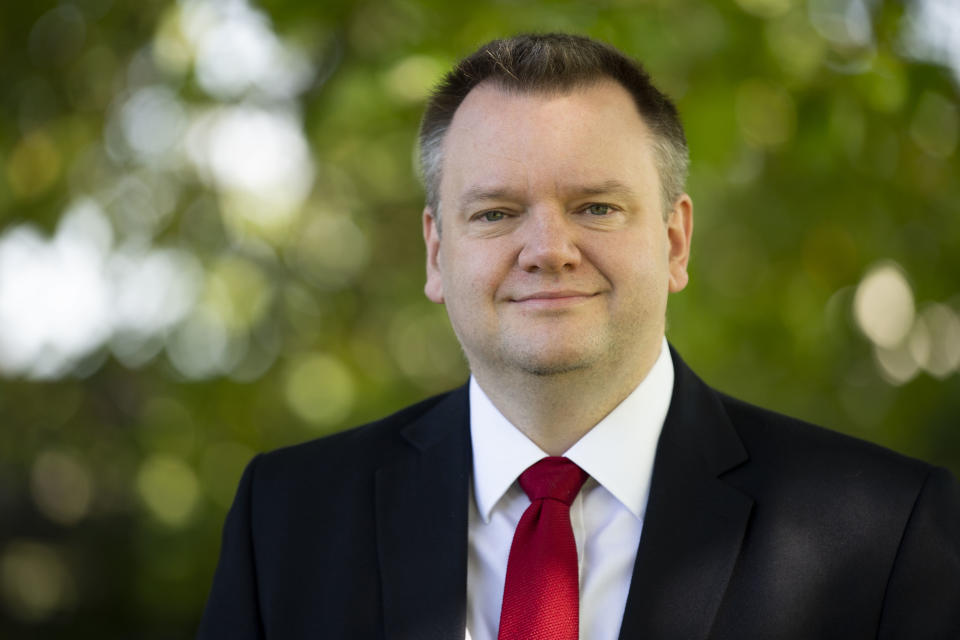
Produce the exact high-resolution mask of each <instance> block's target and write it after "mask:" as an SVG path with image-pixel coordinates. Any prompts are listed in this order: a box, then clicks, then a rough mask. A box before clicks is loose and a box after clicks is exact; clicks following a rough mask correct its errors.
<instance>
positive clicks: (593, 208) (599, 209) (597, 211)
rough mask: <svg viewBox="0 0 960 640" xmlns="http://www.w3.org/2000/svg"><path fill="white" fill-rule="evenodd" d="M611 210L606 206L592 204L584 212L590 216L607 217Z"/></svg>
mask: <svg viewBox="0 0 960 640" xmlns="http://www.w3.org/2000/svg"><path fill="white" fill-rule="evenodd" d="M612 210H613V207H611V206H610V205H608V204H600V203H594V204H591V205H589V206H588V207H587V208H586V209H585V211H586V212H587V213H589V214H590V215H592V216H605V215H608V214H609V213H610V212H611V211H612Z"/></svg>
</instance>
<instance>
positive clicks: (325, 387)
mask: <svg viewBox="0 0 960 640" xmlns="http://www.w3.org/2000/svg"><path fill="white" fill-rule="evenodd" d="M284 391H285V393H286V398H287V403H288V404H289V405H290V408H291V409H292V410H293V412H294V413H295V414H296V415H297V416H299V417H300V418H301V419H303V420H304V421H306V422H308V423H310V424H313V425H317V426H320V427H325V426H334V425H337V424H339V423H340V422H342V421H343V420H345V419H346V418H347V417H348V416H349V415H350V411H351V410H352V409H353V403H354V399H355V396H356V385H355V383H354V381H353V376H352V375H351V373H350V371H349V370H348V369H347V367H346V366H344V364H343V363H341V362H340V361H339V360H338V359H337V358H335V357H333V356H331V355H327V354H323V353H310V354H305V355H302V356H300V357H299V358H297V359H296V360H294V361H293V362H292V363H291V364H290V366H289V368H288V369H287V376H286V385H285V387H284Z"/></svg>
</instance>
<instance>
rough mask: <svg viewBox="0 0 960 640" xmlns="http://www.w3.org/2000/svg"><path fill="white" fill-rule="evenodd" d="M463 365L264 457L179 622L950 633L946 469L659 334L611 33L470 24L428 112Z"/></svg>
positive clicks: (955, 533)
mask: <svg viewBox="0 0 960 640" xmlns="http://www.w3.org/2000/svg"><path fill="white" fill-rule="evenodd" d="M421 157H422V165H423V173H424V180H425V184H426V188H427V206H426V208H425V210H424V213H423V231H424V238H425V241H426V246H427V282H426V288H425V291H426V294H427V296H428V297H429V298H430V299H431V300H433V301H434V302H438V303H443V304H445V305H446V308H447V312H448V314H449V316H450V321H451V324H452V325H453V328H454V331H455V332H456V335H457V337H458V339H459V341H460V343H461V345H462V347H463V351H464V353H465V354H466V357H467V360H468V362H469V365H470V369H471V373H472V376H471V379H470V382H469V385H467V386H466V387H463V388H461V389H458V390H456V391H453V392H451V393H449V394H446V395H444V396H440V397H437V398H432V399H430V400H427V401H424V402H422V403H420V404H418V405H415V406H413V407H409V408H407V409H404V410H403V411H401V412H399V413H397V414H395V415H393V416H390V417H388V418H385V419H384V420H381V421H379V422H376V423H373V424H370V425H367V426H364V427H361V428H359V429H355V430H351V431H347V432H344V433H341V434H338V435H335V436H332V437H330V438H326V439H322V440H318V441H314V442H310V443H307V444H304V445H300V446H297V447H292V448H288V449H285V450H281V451H277V452H273V453H270V454H266V455H262V456H258V457H257V458H256V459H255V460H254V461H253V462H251V464H250V466H249V467H248V469H247V470H246V472H245V474H244V477H243V479H242V480H241V483H240V489H239V491H238V494H237V498H236V502H235V504H234V506H233V508H232V510H231V512H230V515H229V516H228V519H227V524H226V526H225V530H224V540H223V550H222V554H221V560H220V565H219V567H218V569H217V575H216V578H215V580H214V585H213V590H212V593H211V596H210V600H209V602H208V605H207V609H206V612H205V616H204V620H203V623H202V625H201V630H200V634H199V637H201V638H307V637H311V638H410V639H414V638H416V639H425V638H437V639H440V638H451V639H452V638H463V637H465V635H468V636H470V637H472V638H474V640H481V639H482V640H488V639H493V638H500V639H501V640H506V639H507V638H577V637H578V636H579V637H581V638H587V639H589V640H606V639H611V640H612V639H614V638H618V637H619V638H623V639H626V638H645V639H653V638H684V639H689V638H844V639H847V638H874V637H879V638H949V637H960V489H958V486H957V483H956V481H955V480H954V479H953V478H952V477H951V476H950V475H949V473H947V472H946V471H944V470H941V469H935V468H932V467H930V466H928V465H926V464H924V463H921V462H918V461H914V460H910V459H907V458H904V457H902V456H899V455H897V454H894V453H892V452H890V451H886V450H884V449H881V448H879V447H876V446H874V445H870V444H867V443H864V442H860V441H856V440H853V439H851V438H847V437H845V436H841V435H839V434H835V433H832V432H829V431H825V430H822V429H819V428H817V427H813V426H810V425H807V424H803V423H801V422H799V421H796V420H792V419H790V418H786V417H784V416H780V415H777V414H774V413H771V412H768V411H764V410H761V409H758V408H755V407H752V406H748V405H746V404H744V403H742V402H739V401H736V400H733V399H731V398H728V397H726V396H723V395H722V394H719V393H717V392H715V391H713V390H712V389H710V388H709V387H707V386H706V385H704V384H703V383H702V382H701V381H700V380H699V379H698V378H697V377H696V376H695V375H694V374H693V373H692V372H691V371H690V370H689V369H688V368H687V367H686V365H684V363H683V361H682V360H681V359H680V358H679V356H678V355H677V354H676V353H674V352H672V350H670V349H669V347H668V346H667V344H666V341H665V339H664V325H665V320H664V319H665V314H666V304H667V297H668V294H669V293H672V292H677V291H680V290H681V289H683V287H684V286H685V285H686V282H687V271H686V265H687V261H688V258H689V255H690V241H691V234H692V230H693V205H692V203H691V200H690V197H689V196H688V195H687V194H685V193H684V187H683V183H684V178H685V173H686V166H687V149H686V142H685V140H684V136H683V131H682V128H681V126H680V123H679V119H678V117H677V113H676V110H675V108H674V107H673V105H672V104H671V102H670V101H669V100H668V99H667V98H666V97H665V96H664V95H662V94H661V93H660V92H659V91H658V90H657V89H656V88H654V87H653V86H652V85H651V84H650V81H649V79H648V77H647V76H646V74H645V73H644V72H643V71H642V70H641V69H640V68H639V67H638V66H637V65H636V64H635V63H633V62H632V61H630V60H629V59H627V58H626V57H624V56H623V55H622V54H621V53H619V52H617V51H616V50H614V49H612V48H611V47H608V46H606V45H603V44H601V43H597V42H594V41H591V40H588V39H585V38H580V37H574V36H566V35H545V36H519V37H516V38H511V39H509V40H504V41H495V42H492V43H489V44H487V45H485V46H484V47H482V48H481V49H480V50H478V51H477V52H476V53H474V54H473V55H471V56H469V57H468V58H466V59H465V60H463V61H461V62H460V63H459V64H458V66H457V67H456V68H455V69H454V70H453V71H452V72H451V73H450V74H449V75H448V76H447V77H446V78H445V79H444V81H443V82H442V83H441V85H440V86H439V87H438V89H437V91H436V93H435V95H434V97H433V98H432V99H431V101H430V104H429V105H428V108H427V111H426V115H425V117H424V120H423V124H422V127H421Z"/></svg>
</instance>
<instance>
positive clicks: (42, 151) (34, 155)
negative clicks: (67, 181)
mask: <svg viewBox="0 0 960 640" xmlns="http://www.w3.org/2000/svg"><path fill="white" fill-rule="evenodd" d="M61 165H62V160H61V157H60V151H59V150H58V149H57V146H56V144H54V142H53V139H51V138H50V136H49V135H47V134H46V133H45V132H44V131H42V130H36V131H33V132H31V133H30V134H28V135H26V136H24V137H23V139H22V140H20V142H18V143H17V146H16V147H14V149H13V152H12V153H11V154H10V156H9V157H8V158H7V166H6V170H7V182H8V183H9V184H10V190H11V191H12V192H13V194H14V195H15V196H16V197H18V198H23V199H26V198H33V197H35V196H38V195H40V194H42V193H44V192H46V191H47V189H49V188H50V187H51V186H53V184H54V182H56V180H57V178H58V177H59V176H60V168H61Z"/></svg>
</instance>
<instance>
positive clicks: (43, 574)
mask: <svg viewBox="0 0 960 640" xmlns="http://www.w3.org/2000/svg"><path fill="white" fill-rule="evenodd" d="M0 589H2V592H3V596H4V600H6V602H7V605H8V606H7V610H8V611H10V613H12V614H13V615H15V616H16V617H18V618H20V619H21V620H23V621H25V622H32V623H36V622H40V621H42V620H44V619H46V618H49V617H50V616H51V615H53V614H55V613H57V612H58V611H60V610H62V609H65V608H67V607H69V606H70V605H71V604H72V603H73V600H74V599H75V598H76V587H75V585H74V582H73V576H72V575H71V574H70V571H69V569H68V567H67V565H66V563H65V562H64V561H63V558H62V557H61V555H60V553H59V552H58V551H57V550H56V549H55V548H54V547H52V546H50V545H47V544H43V543H40V542H35V541H32V540H15V541H13V542H11V543H10V544H8V545H7V547H6V548H5V549H4V550H3V554H2V555H0Z"/></svg>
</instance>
